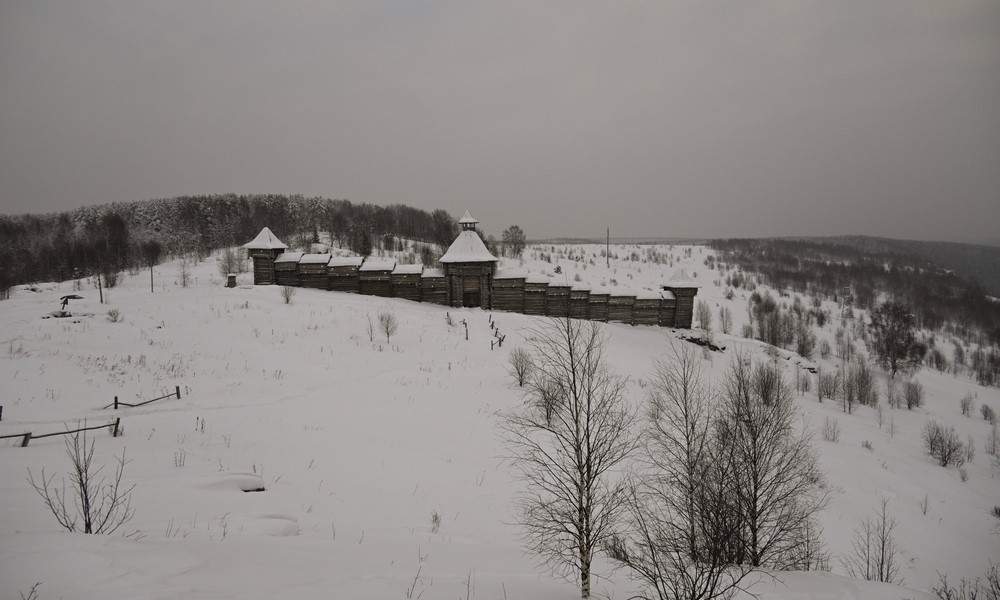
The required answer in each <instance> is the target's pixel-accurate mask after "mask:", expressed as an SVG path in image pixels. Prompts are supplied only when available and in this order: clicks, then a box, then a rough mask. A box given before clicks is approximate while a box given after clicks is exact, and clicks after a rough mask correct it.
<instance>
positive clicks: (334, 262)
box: [326, 256, 365, 267]
mask: <svg viewBox="0 0 1000 600" xmlns="http://www.w3.org/2000/svg"><path fill="white" fill-rule="evenodd" d="M364 261H365V259H364V258H362V257H360V256H334V257H331V258H330V262H328V263H326V266H328V267H360V266H361V263H363V262H364Z"/></svg>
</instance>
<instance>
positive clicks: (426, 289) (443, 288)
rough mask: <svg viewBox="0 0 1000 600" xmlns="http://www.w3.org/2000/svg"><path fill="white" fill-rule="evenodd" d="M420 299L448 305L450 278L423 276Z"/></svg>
mask: <svg viewBox="0 0 1000 600" xmlns="http://www.w3.org/2000/svg"><path fill="white" fill-rule="evenodd" d="M420 301H421V302H430V303H431V304H440V305H441V306H448V278H447V277H421V278H420Z"/></svg>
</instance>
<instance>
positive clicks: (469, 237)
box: [441, 211, 500, 263]
mask: <svg viewBox="0 0 1000 600" xmlns="http://www.w3.org/2000/svg"><path fill="white" fill-rule="evenodd" d="M466 214H468V211H466ZM469 218H470V219H471V218H472V217H469ZM463 219H464V217H463ZM498 260H500V259H498V258H497V257H495V256H493V255H492V254H490V251H489V250H487V249H486V244H484V243H483V240H482V239H481V238H480V237H479V234H478V233H476V232H475V231H471V230H466V231H463V232H462V233H460V234H458V237H457V238H455V241H454V242H452V244H451V246H450V247H449V248H448V251H447V252H445V253H444V256H442V257H441V262H443V263H477V262H497V261H498Z"/></svg>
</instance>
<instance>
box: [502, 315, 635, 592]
mask: <svg viewBox="0 0 1000 600" xmlns="http://www.w3.org/2000/svg"><path fill="white" fill-rule="evenodd" d="M529 343H530V346H531V349H532V354H533V355H534V363H535V370H536V375H535V377H533V378H532V379H531V383H530V384H529V385H528V386H527V387H526V389H527V396H528V397H527V399H526V400H527V401H526V402H525V403H524V404H523V405H521V406H520V407H519V408H516V409H514V410H511V411H509V412H507V413H506V414H504V415H503V419H502V421H501V424H500V427H501V429H502V432H503V434H504V437H505V441H506V444H507V448H508V450H509V452H510V455H509V456H510V460H511V463H512V465H513V467H514V468H515V471H516V472H517V473H518V474H519V476H520V478H521V480H522V481H523V482H524V489H523V491H522V492H521V494H520V495H519V498H518V501H517V502H518V519H519V521H520V524H521V526H522V528H523V536H524V542H525V544H526V546H527V547H528V549H529V550H531V551H533V552H534V553H536V554H537V555H538V556H539V557H540V558H541V560H542V563H543V564H544V565H545V566H547V567H549V568H550V569H552V570H553V571H554V572H556V573H560V574H562V575H565V576H566V577H570V578H575V579H577V580H578V581H579V584H580V596H581V597H582V598H589V597H590V580H591V563H592V561H593V559H594V555H595V553H596V552H598V551H599V550H600V549H601V548H602V547H603V546H604V545H605V544H606V543H607V542H608V541H609V540H610V538H611V535H612V533H613V529H614V527H615V525H616V523H617V522H618V519H619V516H620V515H621V514H622V512H623V510H624V508H625V500H626V492H627V488H626V486H625V483H624V477H621V476H619V475H618V473H617V471H618V469H619V468H620V467H621V466H622V463H623V461H625V459H626V458H627V457H628V456H629V455H630V454H632V452H633V451H634V450H635V448H636V444H637V440H636V437H635V435H634V433H633V431H632V424H633V422H634V419H635V414H634V411H633V410H632V409H631V408H630V407H629V404H628V402H627V401H626V399H625V397H624V392H625V382H624V380H623V379H622V378H620V377H618V376H616V375H614V374H613V373H611V372H610V371H609V369H608V367H607V364H606V360H605V356H604V351H605V346H606V338H605V335H604V334H603V331H602V329H601V326H600V325H599V324H597V323H593V322H585V321H579V320H574V319H568V318H566V319H553V320H551V321H549V322H547V323H546V324H545V325H543V326H540V327H538V328H537V329H534V330H532V331H531V333H530V335H529ZM542 386H546V387H545V388H542ZM547 393H554V394H556V395H557V398H558V402H556V405H555V408H554V410H553V411H552V413H551V418H548V419H547V418H546V416H545V414H544V413H541V412H540V411H539V410H538V409H537V406H538V403H539V401H540V400H541V395H542V394H547Z"/></svg>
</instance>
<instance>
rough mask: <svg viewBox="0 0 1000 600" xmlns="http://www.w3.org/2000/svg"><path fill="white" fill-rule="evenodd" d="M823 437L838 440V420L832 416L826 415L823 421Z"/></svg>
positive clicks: (830, 440)
mask: <svg viewBox="0 0 1000 600" xmlns="http://www.w3.org/2000/svg"><path fill="white" fill-rule="evenodd" d="M823 439H824V440H826V441H828V442H836V441H838V440H840V422H839V421H837V419H834V418H833V417H827V418H826V421H824V422H823Z"/></svg>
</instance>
